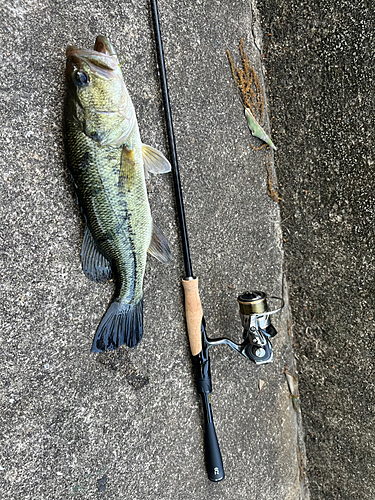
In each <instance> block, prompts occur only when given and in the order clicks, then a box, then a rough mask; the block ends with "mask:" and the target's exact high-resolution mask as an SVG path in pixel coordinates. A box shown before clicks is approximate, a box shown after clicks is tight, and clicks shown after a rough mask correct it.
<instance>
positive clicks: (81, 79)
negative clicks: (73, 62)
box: [74, 69, 90, 87]
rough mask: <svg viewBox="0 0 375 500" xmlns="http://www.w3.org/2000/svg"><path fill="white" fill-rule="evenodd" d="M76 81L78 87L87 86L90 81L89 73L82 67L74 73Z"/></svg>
mask: <svg viewBox="0 0 375 500" xmlns="http://www.w3.org/2000/svg"><path fill="white" fill-rule="evenodd" d="M74 82H75V84H76V85H78V87H85V86H86V85H88V84H89V83H90V78H89V75H88V74H87V73H85V71H82V70H81V69H80V70H78V71H76V72H75V74H74Z"/></svg>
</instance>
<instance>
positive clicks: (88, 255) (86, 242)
mask: <svg viewBox="0 0 375 500" xmlns="http://www.w3.org/2000/svg"><path fill="white" fill-rule="evenodd" d="M81 261H82V269H83V272H84V273H85V275H86V277H87V278H89V279H90V280H92V281H97V282H101V283H105V282H107V281H109V280H110V279H111V278H112V269H111V264H110V263H109V262H108V260H107V259H106V258H105V257H104V255H103V254H101V253H100V252H99V250H98V249H97V248H96V245H95V241H94V238H93V237H92V234H91V232H90V229H89V228H88V227H87V226H86V228H85V234H84V236H83V242H82V250H81Z"/></svg>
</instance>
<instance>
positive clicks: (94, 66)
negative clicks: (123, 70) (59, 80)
mask: <svg viewBox="0 0 375 500" xmlns="http://www.w3.org/2000/svg"><path fill="white" fill-rule="evenodd" d="M66 58H67V60H66V67H67V71H68V68H70V67H71V66H72V65H74V66H77V65H78V66H80V65H81V64H82V63H86V64H88V66H89V67H90V70H91V71H92V72H93V73H95V74H96V75H97V76H99V77H101V78H104V79H110V78H113V72H115V71H116V70H117V69H118V68H119V65H118V59H117V55H116V52H115V50H114V48H113V46H112V44H111V42H110V41H109V40H107V39H106V38H105V37H104V36H98V37H97V38H96V40H95V45H94V49H93V50H90V49H79V48H78V47H74V46H72V45H69V46H68V47H67V49H66Z"/></svg>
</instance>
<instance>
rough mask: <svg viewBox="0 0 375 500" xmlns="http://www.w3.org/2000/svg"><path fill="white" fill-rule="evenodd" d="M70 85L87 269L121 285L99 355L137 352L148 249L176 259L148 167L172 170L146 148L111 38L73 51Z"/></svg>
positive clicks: (69, 120)
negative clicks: (158, 219)
mask: <svg viewBox="0 0 375 500" xmlns="http://www.w3.org/2000/svg"><path fill="white" fill-rule="evenodd" d="M66 81H67V95H66V101H65V113H64V117H65V118H64V139H65V147H66V155H67V162H68V168H69V171H70V173H71V176H72V179H73V181H74V186H75V190H76V195H77V201H78V203H79V205H80V208H81V211H82V213H83V216H84V219H85V222H86V228H85V234H84V239H83V243H82V251H81V258H82V265H83V270H84V272H85V274H86V276H88V277H89V278H90V279H93V280H94V281H106V280H108V279H110V278H111V277H112V276H114V278H115V281H116V293H115V297H114V299H113V301H112V303H111V304H110V307H109V309H108V311H107V313H106V314H105V315H104V317H103V319H102V321H101V323H100V325H99V327H98V330H97V332H96V335H95V339H94V344H93V347H92V351H94V352H100V351H103V350H106V349H116V348H117V347H119V346H120V345H121V344H122V343H124V342H125V343H126V344H127V345H128V346H130V347H132V346H134V345H136V344H137V343H138V342H139V341H140V339H141V337H142V334H143V277H144V273H145V267H146V257H147V251H150V253H152V254H153V255H154V256H155V257H157V258H158V259H159V260H161V261H162V262H163V263H169V262H170V260H171V252H170V248H169V244H168V242H167V240H166V238H165V237H164V235H163V234H162V233H161V231H160V230H159V229H158V228H156V226H155V225H154V224H153V221H152V217H151V212H150V207H149V203H148V198H147V190H146V183H145V169H146V170H147V171H150V172H153V173H163V172H167V171H169V170H170V165H169V162H168V161H167V160H166V159H165V158H164V157H163V155H162V154H161V153H160V152H158V151H157V150H155V149H154V148H151V147H150V146H144V145H143V144H142V142H141V138H140V134H139V130H138V125H137V120H136V116H135V111H134V107H133V104H132V102H131V99H130V97H129V94H128V92H127V90H126V87H125V84H124V81H123V78H122V73H121V69H120V67H119V65H118V60H117V57H116V55H115V53H114V50H113V47H112V45H111V44H110V43H109V42H108V41H107V40H106V39H105V38H104V37H98V38H97V40H96V43H95V48H94V50H85V49H77V48H75V47H68V49H67V67H66ZM143 158H146V163H144V161H143Z"/></svg>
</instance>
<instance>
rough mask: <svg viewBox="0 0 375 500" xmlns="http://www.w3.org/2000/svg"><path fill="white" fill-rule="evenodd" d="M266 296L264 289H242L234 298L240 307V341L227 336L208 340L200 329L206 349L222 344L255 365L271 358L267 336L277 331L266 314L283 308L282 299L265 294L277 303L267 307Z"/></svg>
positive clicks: (268, 361)
mask: <svg viewBox="0 0 375 500" xmlns="http://www.w3.org/2000/svg"><path fill="white" fill-rule="evenodd" d="M266 299H267V295H266V294H265V293H264V292H257V291H254V292H244V293H242V294H241V295H239V296H238V298H237V301H238V303H239V306H240V317H241V322H242V326H243V329H244V330H243V338H244V340H243V342H242V343H241V344H236V343H235V342H233V341H232V340H230V339H227V338H218V339H209V338H208V337H207V335H206V332H205V331H204V332H202V335H203V345H206V348H207V349H208V348H209V347H211V346H214V345H221V344H226V345H228V346H229V347H231V348H232V349H234V350H235V351H237V352H238V353H240V354H242V356H244V357H245V358H247V359H251V361H254V363H255V364H256V365H263V364H266V363H271V362H272V361H273V350H272V345H271V342H270V338H273V337H274V336H275V335H276V334H277V331H276V329H275V327H274V326H273V325H272V323H271V319H270V316H271V315H272V314H276V313H277V312H279V311H281V309H282V308H283V307H284V300H283V299H281V298H279V297H269V299H270V300H271V299H272V300H273V301H275V300H277V301H279V302H280V305H279V307H278V308H276V309H271V310H270V309H268V305H267V300H266Z"/></svg>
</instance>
